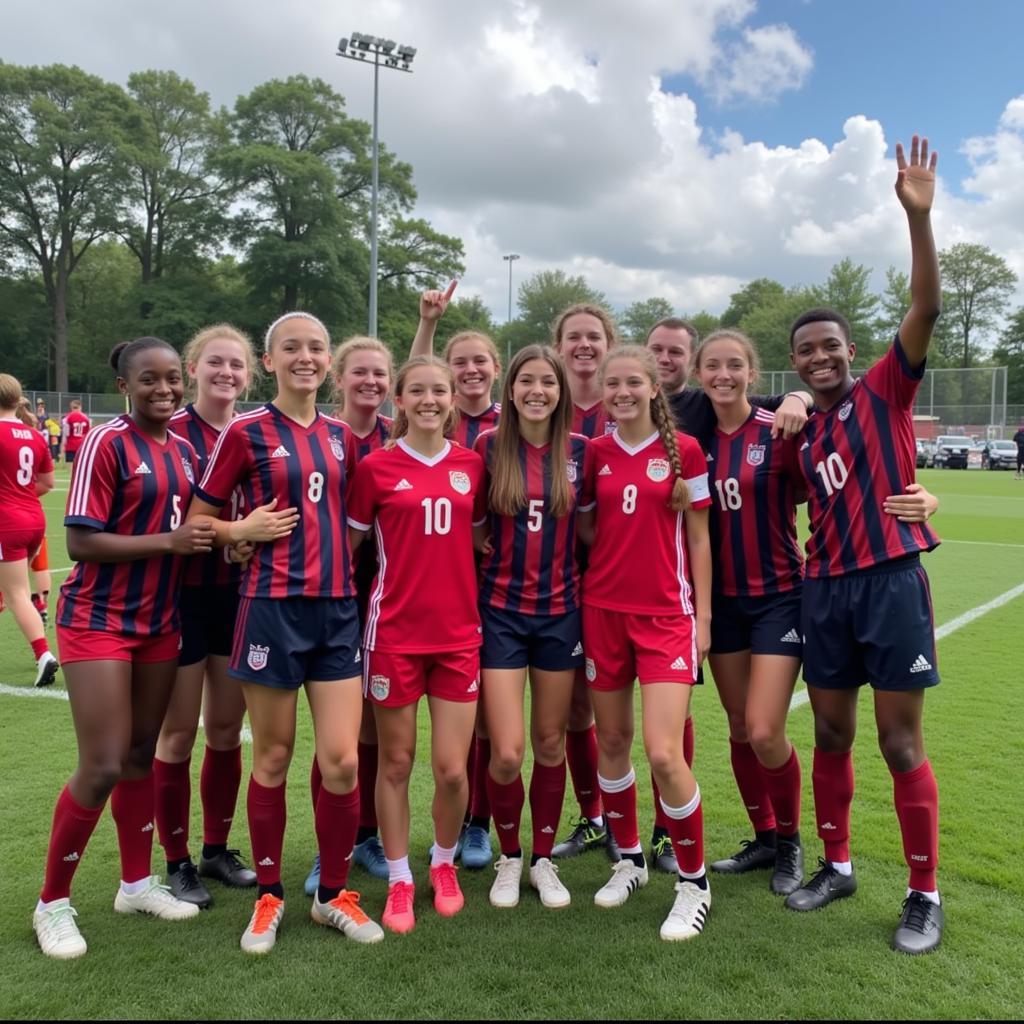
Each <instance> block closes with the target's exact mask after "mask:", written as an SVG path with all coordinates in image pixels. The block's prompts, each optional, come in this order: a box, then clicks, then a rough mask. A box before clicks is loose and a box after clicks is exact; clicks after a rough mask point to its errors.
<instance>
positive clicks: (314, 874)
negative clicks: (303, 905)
mask: <svg viewBox="0 0 1024 1024" xmlns="http://www.w3.org/2000/svg"><path fill="white" fill-rule="evenodd" d="M319 886H320V854H319V853H317V855H316V856H315V857H314V858H313V866H312V867H311V868H310V869H309V874H308V875H306V882H305V884H304V885H303V887H302V888H303V891H304V892H305V893H306V895H307V896H313V895H315V894H316V891H317V889H318V888H319Z"/></svg>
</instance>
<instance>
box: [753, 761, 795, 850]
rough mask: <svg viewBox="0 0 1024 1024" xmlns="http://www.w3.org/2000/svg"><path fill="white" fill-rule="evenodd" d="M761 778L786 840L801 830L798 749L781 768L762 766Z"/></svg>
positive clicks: (777, 822)
mask: <svg viewBox="0 0 1024 1024" xmlns="http://www.w3.org/2000/svg"><path fill="white" fill-rule="evenodd" d="M761 777H762V778H763V779H764V788H765V789H766V790H767V791H768V798H769V800H771V804H772V807H773V808H774V809H775V827H776V829H777V830H778V833H779V835H780V836H782V837H783V838H784V839H785V838H788V837H789V836H791V835H793V834H794V833H795V832H798V831H799V830H800V785H801V779H800V758H799V757H797V756H796V747H792V748H791V749H790V752H789V760H788V761H786V763H785V764H784V765H782V766H781V767H779V768H765V766H764V765H761Z"/></svg>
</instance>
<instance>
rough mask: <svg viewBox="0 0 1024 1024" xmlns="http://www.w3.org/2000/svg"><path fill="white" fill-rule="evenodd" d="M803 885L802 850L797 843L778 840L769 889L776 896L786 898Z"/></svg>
mask: <svg viewBox="0 0 1024 1024" xmlns="http://www.w3.org/2000/svg"><path fill="white" fill-rule="evenodd" d="M803 884H804V848H803V847H802V846H801V845H800V842H799V840H798V841H797V842H795V843H794V842H790V840H788V839H781V838H780V839H779V840H778V845H777V846H776V847H775V870H774V871H773V872H772V880H771V889H772V892H773V893H775V894H776V895H777V896H788V895H789V894H790V893H791V892H796V890H797V889H799V888H800V886H801V885H803Z"/></svg>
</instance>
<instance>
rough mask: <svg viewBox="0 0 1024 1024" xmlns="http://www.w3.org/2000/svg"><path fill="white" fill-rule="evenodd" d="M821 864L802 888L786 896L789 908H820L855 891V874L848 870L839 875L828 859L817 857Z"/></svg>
mask: <svg viewBox="0 0 1024 1024" xmlns="http://www.w3.org/2000/svg"><path fill="white" fill-rule="evenodd" d="M818 863H819V864H820V865H821V868H820V869H819V871H818V873H817V874H816V875H815V876H814V877H813V878H812V879H811V880H810V881H809V882H808V883H807V884H806V885H805V886H803V887H802V888H800V889H797V890H795V891H794V892H791V893H790V894H789V895H788V896H787V897H786V906H787V907H788V908H789V909H790V910H821V908H822V907H827V906H828V905H829V904H830V903H831V902H832V901H833V900H841V899H843V897H845V896H852V895H853V894H854V893H855V892H856V891H857V876H856V875H855V874H854V873H853V871H852V870H851V871H850V874H848V875H841V874H840V873H839V872H838V871H836V869H835V868H834V867H832V865H831V864H829V862H828V861H826V860H822V859H821V858H820V857H819V858H818Z"/></svg>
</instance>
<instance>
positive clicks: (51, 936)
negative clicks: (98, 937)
mask: <svg viewBox="0 0 1024 1024" xmlns="http://www.w3.org/2000/svg"><path fill="white" fill-rule="evenodd" d="M77 916H78V911H77V910H75V908H74V907H73V906H71V900H70V899H66V898H65V899H62V900H53V901H52V902H50V903H48V904H47V905H46V907H45V909H43V910H37V911H36V912H35V913H34V914H33V915H32V927H33V928H35V930H36V938H37V939H38V940H39V948H40V949H41V950H42V951H43V952H44V953H45V954H46V955H47V956H52V957H53V958H54V959H56V960H74V959H75V957H79V956H84V955H85V951H86V949H88V946H86V944H85V939H83V938H82V933H81V932H80V931H79V930H78V925H77V924H75V918H76V917H77Z"/></svg>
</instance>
